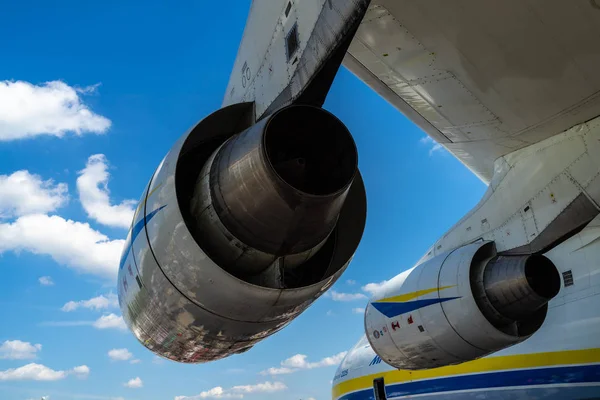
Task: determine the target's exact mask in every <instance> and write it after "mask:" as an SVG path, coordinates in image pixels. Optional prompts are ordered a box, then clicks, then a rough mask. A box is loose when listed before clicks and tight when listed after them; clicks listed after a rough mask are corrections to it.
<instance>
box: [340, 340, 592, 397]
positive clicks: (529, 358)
mask: <svg viewBox="0 0 600 400" xmlns="http://www.w3.org/2000/svg"><path fill="white" fill-rule="evenodd" d="M598 362H600V349H585V350H567V351H556V352H547V353H533V354H515V355H510V356H501V357H489V358H480V359H478V360H474V361H469V362H465V363H463V364H458V365H452V366H448V367H441V368H433V369H426V370H421V371H408V370H391V371H386V372H380V373H376V374H370V375H365V376H361V377H358V378H353V379H349V380H347V381H345V382H340V383H338V384H337V385H335V386H334V387H333V389H332V395H333V398H334V399H337V398H338V397H340V396H342V395H344V394H346V393H350V392H354V391H357V390H360V389H367V388H371V387H373V379H375V378H380V377H383V378H384V380H385V383H386V385H387V384H393V383H403V382H410V381H416V380H421V379H432V378H443V377H449V376H453V375H464V374H473V373H483V372H492V371H502V370H513V369H527V368H538V367H552V366H559V365H570V364H592V363H598ZM366 368H369V367H365V369H366Z"/></svg>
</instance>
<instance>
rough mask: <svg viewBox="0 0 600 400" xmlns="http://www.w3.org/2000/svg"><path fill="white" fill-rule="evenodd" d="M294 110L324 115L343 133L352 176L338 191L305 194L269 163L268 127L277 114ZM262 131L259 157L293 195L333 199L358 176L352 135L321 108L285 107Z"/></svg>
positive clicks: (307, 106)
mask: <svg viewBox="0 0 600 400" xmlns="http://www.w3.org/2000/svg"><path fill="white" fill-rule="evenodd" d="M294 108H301V109H306V110H313V111H311V112H315V115H318V114H319V113H321V114H322V115H326V116H327V118H329V119H331V120H332V121H334V122H335V123H336V126H337V128H338V129H341V131H343V133H344V136H345V137H346V139H345V140H346V141H347V142H348V143H347V144H349V145H350V146H351V150H352V152H353V154H354V162H353V165H352V169H353V171H352V174H351V175H350V176H349V177H348V179H347V180H346V183H345V184H344V185H343V186H342V187H340V188H339V189H338V190H336V191H333V192H329V193H324V194H315V193H310V192H305V191H303V190H301V189H298V188H297V187H295V186H294V185H292V184H291V183H289V182H288V181H287V180H286V179H284V178H283V177H282V176H281V175H280V174H279V172H278V171H277V168H275V165H273V163H272V162H271V158H270V157H269V154H268V151H267V148H268V147H267V140H268V137H269V127H270V125H271V123H272V122H273V121H274V120H276V117H277V116H278V115H279V114H281V113H284V112H288V111H289V110H290V109H294ZM264 129H265V134H264V135H263V137H262V139H261V146H260V147H261V155H262V157H261V158H262V160H263V162H264V163H265V164H266V166H267V167H268V171H269V172H270V173H271V174H272V175H273V177H274V178H275V180H276V181H277V182H278V183H279V184H281V185H283V187H284V188H285V190H291V191H292V192H293V193H295V194H298V195H300V196H302V197H305V198H313V199H325V198H329V197H335V196H338V195H340V194H342V193H344V192H345V191H347V190H348V188H349V187H350V186H351V185H352V183H353V182H354V178H355V177H356V174H358V149H357V147H356V142H355V141H354V138H353V137H352V134H351V133H350V131H349V130H348V128H347V127H346V125H345V124H344V123H343V122H342V121H340V119H339V118H337V117H336V116H335V115H334V114H332V113H330V112H329V111H327V110H325V109H323V108H321V107H315V106H311V105H292V106H287V107H284V108H281V109H280V110H278V111H276V112H275V113H274V114H273V115H271V116H270V117H269V120H268V121H267V123H266V125H265V128H264Z"/></svg>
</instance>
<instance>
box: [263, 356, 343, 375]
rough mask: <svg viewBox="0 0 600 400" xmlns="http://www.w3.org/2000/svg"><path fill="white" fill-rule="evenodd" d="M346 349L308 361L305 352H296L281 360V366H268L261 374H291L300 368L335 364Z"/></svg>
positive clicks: (341, 358)
mask: <svg viewBox="0 0 600 400" xmlns="http://www.w3.org/2000/svg"><path fill="white" fill-rule="evenodd" d="M346 353H347V352H346V351H343V352H341V353H338V354H336V355H334V356H331V357H325V358H323V359H322V360H320V361H316V362H309V361H307V360H306V358H307V356H306V355H305V354H296V355H294V356H292V357H290V358H288V359H286V360H283V361H282V362H281V367H273V368H269V369H267V370H265V371H261V375H282V374H291V373H292V372H296V371H299V370H302V369H314V368H322V367H330V366H337V365H339V363H340V362H342V360H343V359H344V357H345V356H346Z"/></svg>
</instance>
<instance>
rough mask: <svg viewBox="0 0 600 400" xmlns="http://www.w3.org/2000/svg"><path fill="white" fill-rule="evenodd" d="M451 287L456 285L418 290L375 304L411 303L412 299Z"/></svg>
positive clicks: (378, 301)
mask: <svg viewBox="0 0 600 400" xmlns="http://www.w3.org/2000/svg"><path fill="white" fill-rule="evenodd" d="M451 287H454V285H453V286H442V287H440V288H433V289H423V290H417V291H416V292H411V293H405V294H401V295H398V296H393V297H387V298H385V299H381V300H375V302H376V303H402V302H404V301H410V300H412V299H416V298H417V297H419V296H425V295H426V294H429V293H433V292H436V291H438V290H444V289H448V288H451Z"/></svg>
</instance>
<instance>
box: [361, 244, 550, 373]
mask: <svg viewBox="0 0 600 400" xmlns="http://www.w3.org/2000/svg"><path fill="white" fill-rule="evenodd" d="M559 290H560V276H559V273H558V271H557V269H556V267H555V266H554V264H553V263H552V262H551V261H550V260H549V259H547V258H546V257H544V256H541V255H529V256H499V255H497V254H496V250H495V246H494V244H493V242H480V243H473V244H470V245H467V246H464V247H460V248H458V249H455V250H453V251H450V252H447V253H444V254H440V255H438V256H436V257H434V258H431V259H429V260H428V261H425V262H424V263H422V264H420V265H418V266H417V267H414V268H412V269H410V270H408V271H406V272H404V273H402V274H400V275H398V276H396V277H395V278H393V279H392V280H391V281H389V282H387V283H386V284H385V285H384V287H383V288H382V290H381V291H380V292H379V293H378V294H377V295H376V296H374V297H373V299H371V301H370V302H369V305H368V307H367V309H366V312H365V330H366V334H367V337H368V339H369V342H370V343H371V346H372V347H373V349H374V350H375V352H376V353H377V354H378V355H379V356H380V357H381V358H382V359H383V360H384V361H386V362H387V363H388V364H390V365H392V366H394V367H396V368H399V369H412V370H417V369H428V368H435V367H441V366H445V365H451V364H459V363H462V362H465V361H470V360H474V359H476V358H479V357H483V356H485V355H487V354H490V353H492V352H495V351H498V350H501V349H504V348H506V347H509V346H512V345H514V344H517V343H519V342H522V341H523V340H525V339H527V338H528V337H530V336H531V335H532V334H534V333H535V332H536V331H537V330H538V329H539V328H540V326H541V325H542V323H543V322H544V319H545V318H546V312H547V310H548V301H549V300H550V299H552V298H553V297H554V296H556V295H557V294H558V291H559Z"/></svg>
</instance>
